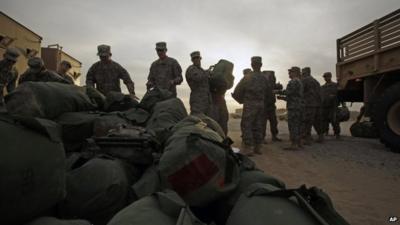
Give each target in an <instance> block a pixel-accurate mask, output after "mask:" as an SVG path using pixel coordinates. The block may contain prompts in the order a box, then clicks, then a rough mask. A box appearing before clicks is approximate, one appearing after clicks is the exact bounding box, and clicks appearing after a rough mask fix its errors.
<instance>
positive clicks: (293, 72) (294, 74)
mask: <svg viewBox="0 0 400 225" xmlns="http://www.w3.org/2000/svg"><path fill="white" fill-rule="evenodd" d="M289 78H290V79H294V78H300V68H299V67H297V66H292V68H290V69H289Z"/></svg>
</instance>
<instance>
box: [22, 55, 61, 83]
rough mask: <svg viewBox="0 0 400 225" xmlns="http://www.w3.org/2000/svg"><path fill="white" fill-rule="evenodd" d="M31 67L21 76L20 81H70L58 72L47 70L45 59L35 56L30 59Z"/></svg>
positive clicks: (29, 64)
mask: <svg viewBox="0 0 400 225" xmlns="http://www.w3.org/2000/svg"><path fill="white" fill-rule="evenodd" d="M28 66H29V68H28V69H27V70H26V71H25V72H24V73H23V74H22V75H21V76H20V78H19V81H18V83H19V84H22V83H24V82H28V81H32V82H59V83H64V84H68V81H67V80H65V79H64V78H62V77H60V76H59V75H58V74H57V73H56V72H54V71H51V70H47V69H46V68H45V67H44V63H43V60H42V59H41V58H38V57H33V58H30V59H29V60H28Z"/></svg>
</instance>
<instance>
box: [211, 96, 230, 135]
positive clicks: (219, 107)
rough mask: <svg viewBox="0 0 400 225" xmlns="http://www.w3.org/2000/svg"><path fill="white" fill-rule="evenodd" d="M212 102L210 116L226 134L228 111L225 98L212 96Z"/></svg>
mask: <svg viewBox="0 0 400 225" xmlns="http://www.w3.org/2000/svg"><path fill="white" fill-rule="evenodd" d="M212 102H213V103H212V109H211V110H212V113H211V115H210V116H211V118H212V119H214V120H215V121H216V122H217V123H218V124H219V125H220V126H221V128H222V130H223V131H224V133H225V135H226V134H228V120H229V112H228V107H227V106H226V101H225V98H224V96H213V97H212Z"/></svg>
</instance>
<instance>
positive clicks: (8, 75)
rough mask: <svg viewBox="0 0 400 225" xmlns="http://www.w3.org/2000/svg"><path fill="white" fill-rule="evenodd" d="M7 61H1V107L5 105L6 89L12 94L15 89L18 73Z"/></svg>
mask: <svg viewBox="0 0 400 225" xmlns="http://www.w3.org/2000/svg"><path fill="white" fill-rule="evenodd" d="M6 64H7V62H6V60H5V59H3V60H1V61H0V106H1V105H3V103H4V99H3V98H4V96H3V94H4V88H6V89H7V92H11V91H13V90H14V89H15V85H16V81H17V77H18V72H17V70H16V69H15V67H14V66H12V65H6Z"/></svg>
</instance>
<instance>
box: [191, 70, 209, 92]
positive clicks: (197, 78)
mask: <svg viewBox="0 0 400 225" xmlns="http://www.w3.org/2000/svg"><path fill="white" fill-rule="evenodd" d="M185 77H186V81H187V83H188V85H189V87H190V89H191V90H192V92H193V91H195V92H202V93H209V92H210V83H209V77H210V74H209V73H208V72H207V71H205V70H204V69H203V68H201V67H197V66H194V65H191V66H189V67H188V68H187V70H186V74H185Z"/></svg>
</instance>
